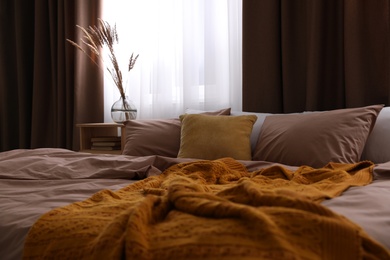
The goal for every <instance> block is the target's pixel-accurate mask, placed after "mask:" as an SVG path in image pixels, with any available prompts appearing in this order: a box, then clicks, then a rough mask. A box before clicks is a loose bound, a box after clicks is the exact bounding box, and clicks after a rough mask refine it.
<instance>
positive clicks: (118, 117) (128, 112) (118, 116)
mask: <svg viewBox="0 0 390 260" xmlns="http://www.w3.org/2000/svg"><path fill="white" fill-rule="evenodd" d="M111 118H112V120H113V121H114V122H115V123H123V122H126V121H129V120H133V119H136V118H137V108H136V107H135V105H134V104H133V102H132V101H131V100H130V99H129V98H128V97H127V96H126V97H125V98H124V99H123V98H122V97H120V98H119V99H118V100H117V101H116V102H115V103H114V104H113V105H112V107H111Z"/></svg>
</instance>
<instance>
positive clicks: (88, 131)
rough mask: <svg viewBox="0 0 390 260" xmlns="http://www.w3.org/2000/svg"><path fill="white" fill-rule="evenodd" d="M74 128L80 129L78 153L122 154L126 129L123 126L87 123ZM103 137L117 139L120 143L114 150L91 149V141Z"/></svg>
mask: <svg viewBox="0 0 390 260" xmlns="http://www.w3.org/2000/svg"><path fill="white" fill-rule="evenodd" d="M76 126H77V127H79V128H80V152H87V153H99V154H102V153H103V154H107V153H108V154H122V151H123V148H124V147H125V142H126V134H125V131H126V130H125V129H126V128H125V126H124V125H123V124H116V123H87V124H77V125H76ZM103 137H112V138H114V137H116V138H118V139H119V141H120V146H119V147H118V149H116V150H103V149H105V148H102V150H97V149H92V141H93V140H94V139H98V138H103ZM107 140H108V138H107ZM108 149H109V148H108Z"/></svg>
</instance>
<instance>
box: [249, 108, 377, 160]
mask: <svg viewBox="0 0 390 260" xmlns="http://www.w3.org/2000/svg"><path fill="white" fill-rule="evenodd" d="M382 108H383V106H382V105H373V106H367V107H361V108H349V109H338V110H332V111H325V112H310V113H301V114H286V115H272V116H267V117H266V119H265V121H264V124H263V126H262V128H261V131H260V135H259V139H258V142H257V145H256V149H255V151H254V153H253V158H252V159H253V160H256V161H271V162H278V163H282V164H287V165H295V166H300V165H308V166H312V167H323V166H324V165H326V164H327V163H328V162H331V161H332V162H340V163H354V162H357V161H359V160H360V156H361V154H362V151H363V148H364V145H365V143H366V140H367V137H368V135H369V134H370V132H371V130H372V128H373V127H374V124H375V121H376V118H377V116H378V114H379V112H380V111H381V109H382Z"/></svg>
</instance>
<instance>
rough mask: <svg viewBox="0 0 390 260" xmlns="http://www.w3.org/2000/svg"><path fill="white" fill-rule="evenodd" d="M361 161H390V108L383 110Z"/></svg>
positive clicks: (369, 137)
mask: <svg viewBox="0 0 390 260" xmlns="http://www.w3.org/2000/svg"><path fill="white" fill-rule="evenodd" d="M361 159H362V160H369V161H372V162H374V163H384V162H388V161H390V107H384V108H382V110H381V112H380V113H379V115H378V117H377V119H376V123H375V125H374V128H373V129H372V131H371V134H370V135H369V136H368V139H367V142H366V145H365V147H364V150H363V153H362V157H361Z"/></svg>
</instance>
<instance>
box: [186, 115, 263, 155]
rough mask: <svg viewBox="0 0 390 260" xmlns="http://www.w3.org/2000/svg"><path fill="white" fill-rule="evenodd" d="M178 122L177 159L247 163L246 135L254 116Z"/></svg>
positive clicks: (207, 117)
mask: <svg viewBox="0 0 390 260" xmlns="http://www.w3.org/2000/svg"><path fill="white" fill-rule="evenodd" d="M180 120H181V124H182V125H181V139H180V149H179V153H178V157H179V158H196V159H206V160H215V159H218V158H223V157H232V158H234V159H236V160H251V144H250V135H251V133H252V128H253V124H254V123H255V122H256V120H257V116H255V115H242V116H212V115H201V114H184V115H181V116H180Z"/></svg>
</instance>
